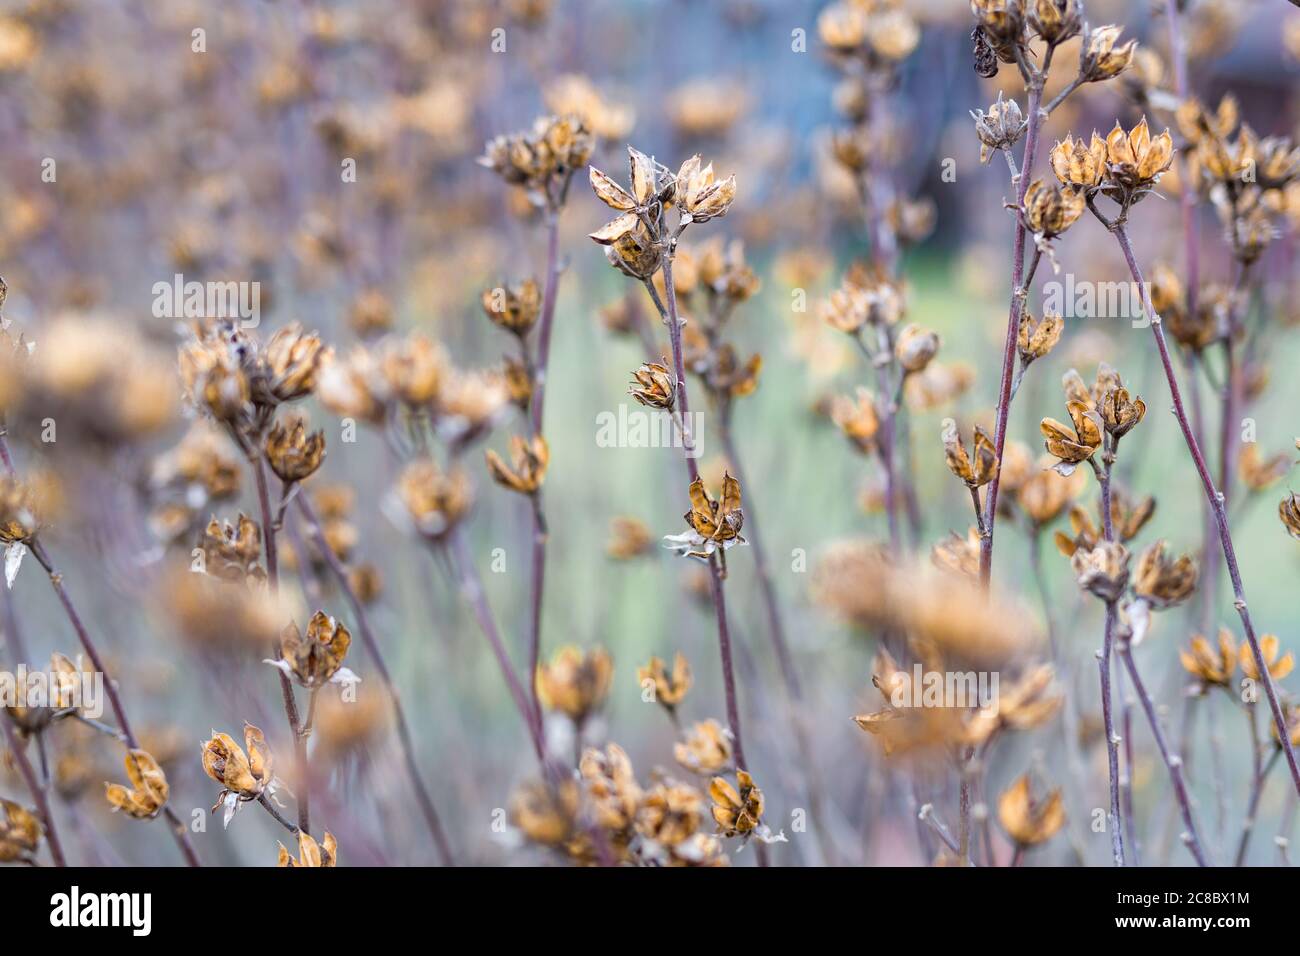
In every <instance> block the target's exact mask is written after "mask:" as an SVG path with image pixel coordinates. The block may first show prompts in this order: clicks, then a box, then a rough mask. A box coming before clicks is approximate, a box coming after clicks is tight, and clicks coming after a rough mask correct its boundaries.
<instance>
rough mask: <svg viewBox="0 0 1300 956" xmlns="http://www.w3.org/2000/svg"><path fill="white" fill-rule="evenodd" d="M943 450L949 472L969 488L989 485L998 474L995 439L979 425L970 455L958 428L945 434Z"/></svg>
mask: <svg viewBox="0 0 1300 956" xmlns="http://www.w3.org/2000/svg"><path fill="white" fill-rule="evenodd" d="M943 448H944V459H945V461H946V462H947V464H948V470H949V471H951V472H952V473H953V474H954V475H956V476H957V477H958V478H960V479H961V480H962V481H963V482H965V484H966V486H967V487H969V488H979V487H981V486H982V485H986V484H988V483H989V482H990V481H992V480H993V476H994V475H995V474H996V473H997V470H998V456H997V452H996V451H995V450H994V448H993V439H992V438H990V437H989V434H988V432H986V431H985V430H984V429H983V428H982V427H980V426H979V425H976V426H975V440H974V442H973V444H972V446H971V454H970V455H967V454H966V449H965V448H964V447H962V443H961V433H960V432H959V431H958V430H957V429H956V428H953V429H951V430H949V431H947V432H945V433H944V441H943Z"/></svg>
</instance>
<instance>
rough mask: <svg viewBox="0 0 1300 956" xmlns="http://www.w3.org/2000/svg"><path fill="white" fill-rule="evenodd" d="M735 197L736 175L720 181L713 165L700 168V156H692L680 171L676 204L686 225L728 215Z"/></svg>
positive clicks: (678, 173)
mask: <svg viewBox="0 0 1300 956" xmlns="http://www.w3.org/2000/svg"><path fill="white" fill-rule="evenodd" d="M735 198H736V176H735V174H734V173H733V174H732V175H730V176H728V177H727V178H726V179H723V180H717V179H716V178H715V176H714V173H713V164H712V163H709V165H707V166H701V165H700V157H699V156H698V155H696V156H692V157H691V158H690V159H688V160H686V162H684V163H682V166H681V169H679V170H678V171H677V182H676V192H675V198H674V201H675V202H676V204H677V205H678V207H679V208H680V209H681V210H682V221H683V222H708V221H709V220H710V219H718V218H721V217H722V216H725V215H726V214H727V210H728V209H730V208H731V204H732V202H733V201H735Z"/></svg>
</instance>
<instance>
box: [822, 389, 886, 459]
mask: <svg viewBox="0 0 1300 956" xmlns="http://www.w3.org/2000/svg"><path fill="white" fill-rule="evenodd" d="M831 421H833V422H834V423H835V424H836V426H837V427H838V428H839V430H840V431H842V432H843V433H844V435H845V437H847V438H848V439H849V440H850V441H851V442H853V443H854V444H855V445H856V446H857V448H858V450H859V451H861V452H863V453H864V454H865V453H866V452H869V451H871V449H872V447H873V445H874V442H875V439H876V432H877V431H879V430H880V418H879V416H877V415H876V400H875V397H874V396H873V395H872V394H871V392H870V391H869V390H868V389H867V388H865V387H864V386H861V385H859V386H858V390H857V398H856V400H855V399H852V398H849V397H848V396H847V395H836V396H835V398H834V399H832V400H831Z"/></svg>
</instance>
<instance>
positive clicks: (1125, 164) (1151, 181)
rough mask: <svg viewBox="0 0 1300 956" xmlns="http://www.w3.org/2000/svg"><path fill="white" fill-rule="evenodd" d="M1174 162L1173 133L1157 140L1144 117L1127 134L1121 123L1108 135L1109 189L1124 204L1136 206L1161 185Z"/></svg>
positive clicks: (1107, 171) (1107, 173)
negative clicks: (1159, 183) (1137, 202)
mask: <svg viewBox="0 0 1300 956" xmlns="http://www.w3.org/2000/svg"><path fill="white" fill-rule="evenodd" d="M1173 158H1174V141H1173V137H1171V136H1170V135H1169V130H1167V129H1166V130H1165V131H1164V132H1163V133H1161V134H1160V135H1159V136H1154V137H1153V136H1152V135H1151V132H1150V130H1149V129H1147V120H1146V117H1145V116H1144V117H1142V119H1141V121H1139V123H1138V124H1137V126H1134V127H1133V128H1132V129H1131V130H1129V131H1128V132H1127V133H1126V132H1125V131H1124V128H1123V127H1122V126H1120V125H1119V123H1118V121H1117V122H1116V123H1115V128H1114V129H1112V130H1111V131H1110V132H1109V133H1108V134H1106V188H1107V190H1108V191H1109V192H1110V194H1111V195H1114V196H1116V197H1118V198H1119V199H1120V200H1121V201H1122V202H1125V203H1131V202H1135V201H1136V200H1138V199H1140V198H1141V197H1142V196H1143V195H1145V194H1146V193H1147V192H1149V191H1150V189H1151V187H1153V186H1154V185H1155V184H1156V183H1158V182H1159V181H1160V177H1161V175H1162V174H1163V173H1164V171H1165V170H1167V169H1168V168H1169V166H1170V164H1171V163H1172V162H1173Z"/></svg>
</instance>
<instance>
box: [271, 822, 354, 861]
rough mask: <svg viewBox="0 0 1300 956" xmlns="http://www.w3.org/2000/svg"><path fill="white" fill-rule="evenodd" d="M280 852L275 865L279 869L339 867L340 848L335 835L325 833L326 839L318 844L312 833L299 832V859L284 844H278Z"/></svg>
mask: <svg viewBox="0 0 1300 956" xmlns="http://www.w3.org/2000/svg"><path fill="white" fill-rule="evenodd" d="M277 845H278V846H279V847H280V852H279V854H278V856H277V859H276V862H275V865H276V866H278V867H294V866H308V867H332V866H337V865H338V859H339V846H338V841H337V840H335V839H334V834H332V833H330V832H329V831H328V830H326V831H325V839H324V840H323V841H321V842H320V843H317V842H316V840H315V838H313V837H312V835H311V834H310V833H306V832H304V831H302V830H299V831H298V857H297V859H295V858H294V857H292V856H291V855H290V854H289V851H288V849H286V848H285V845H284V844H283V843H279V844H277Z"/></svg>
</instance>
